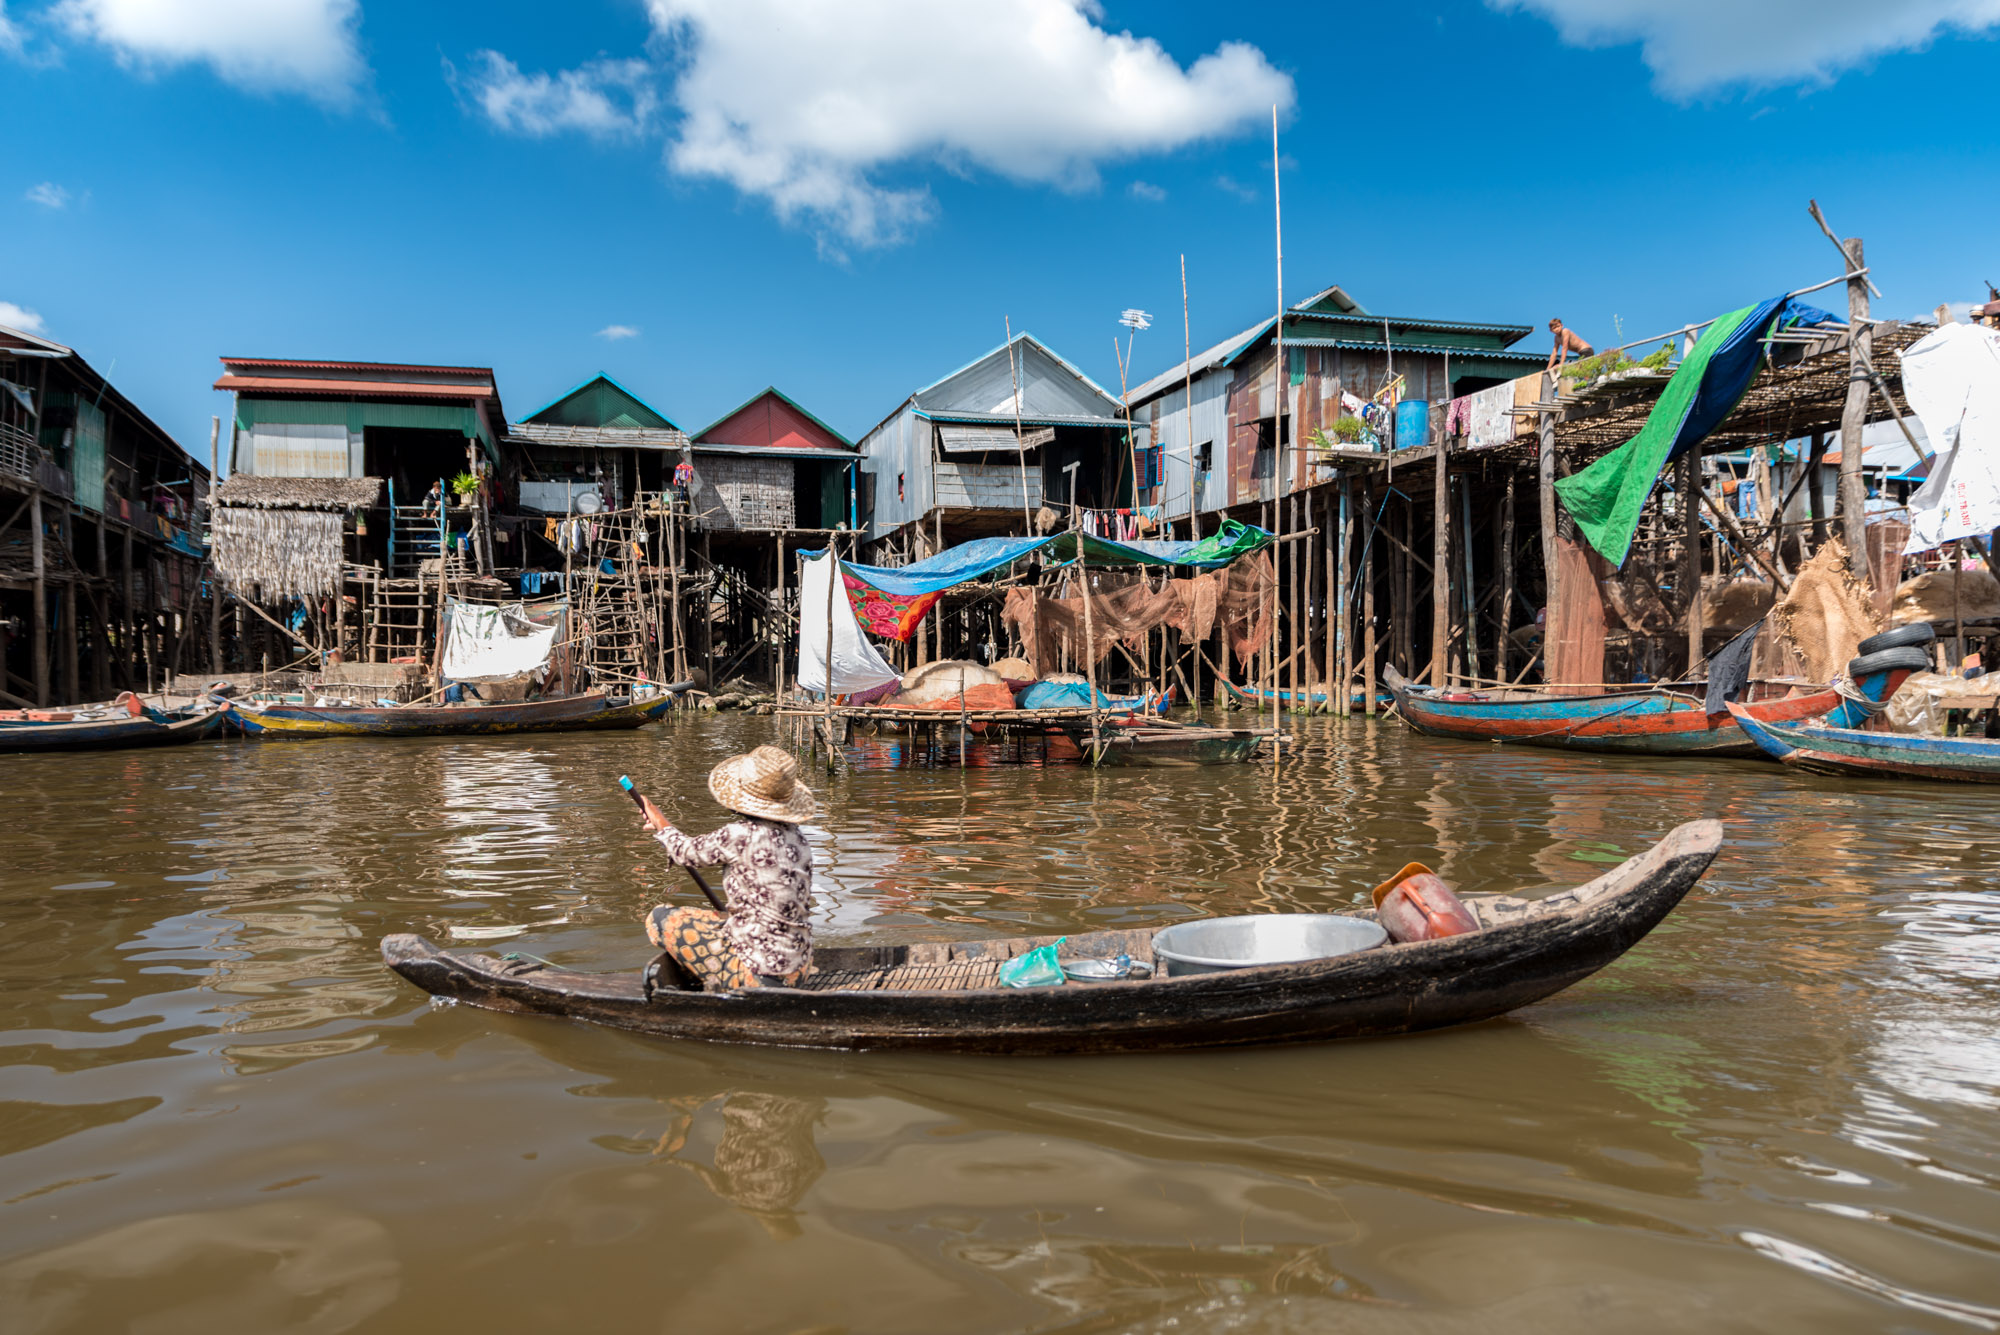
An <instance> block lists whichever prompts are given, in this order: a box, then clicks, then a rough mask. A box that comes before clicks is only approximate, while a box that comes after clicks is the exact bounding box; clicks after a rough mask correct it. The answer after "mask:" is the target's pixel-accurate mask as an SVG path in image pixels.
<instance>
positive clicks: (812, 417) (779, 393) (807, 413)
mask: <svg viewBox="0 0 2000 1335" xmlns="http://www.w3.org/2000/svg"><path fill="white" fill-rule="evenodd" d="M614 383H615V382H614ZM766 394H771V395H774V396H776V397H777V398H780V399H782V400H784V401H785V402H786V403H788V404H790V405H791V406H792V407H793V408H794V409H795V410H797V411H798V412H799V413H800V414H801V415H802V416H803V417H805V419H806V420H807V421H809V422H811V423H812V424H813V425H814V426H816V427H818V428H819V429H820V430H822V431H824V432H826V434H827V435H829V436H832V437H833V438H834V439H835V440H837V441H839V442H840V443H841V444H843V445H853V444H854V442H853V441H851V440H849V439H848V438H847V437H846V436H844V435H842V434H841V433H840V432H838V431H835V430H834V429H833V428H832V427H830V426H828V425H827V424H826V423H825V422H824V421H823V420H821V418H820V417H819V415H818V414H817V413H815V412H813V411H812V410H811V409H810V408H808V407H806V406H805V405H804V404H803V403H800V402H799V401H798V400H797V399H795V398H793V397H792V396H791V395H789V394H787V393H785V391H783V390H782V389H779V388H778V387H777V386H776V385H766V386H764V388H762V389H760V390H758V391H757V392H756V393H755V394H752V395H751V396H750V397H749V398H747V399H745V400H743V402H741V403H739V404H737V405H736V406H735V407H734V408H731V409H730V410H729V411H728V412H726V413H724V414H722V416H720V417H718V418H716V419H715V420H714V421H713V422H710V423H709V424H708V425H707V426H705V427H703V428H702V429H701V430H699V431H697V432H695V433H694V436H695V439H697V440H699V439H700V438H701V437H703V436H705V435H707V434H708V433H709V432H711V431H713V430H715V428H717V427H719V426H721V425H722V424H723V423H724V422H727V421H728V420H729V419H730V418H732V417H734V416H736V414H738V413H740V412H742V411H743V410H744V409H745V408H748V407H749V406H750V405H751V404H753V403H755V402H756V401H757V400H759V399H761V398H763V397H764V396H765V395H766Z"/></svg>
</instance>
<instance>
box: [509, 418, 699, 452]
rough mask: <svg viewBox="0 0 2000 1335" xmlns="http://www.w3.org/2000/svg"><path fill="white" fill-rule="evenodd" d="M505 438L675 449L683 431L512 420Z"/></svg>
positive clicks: (684, 438) (580, 446) (567, 445)
mask: <svg viewBox="0 0 2000 1335" xmlns="http://www.w3.org/2000/svg"><path fill="white" fill-rule="evenodd" d="M507 439H508V440H509V441H511V442H512V443H513V444H515V445H521V446H526V445H550V446H555V447H557V448H560V449H566V450H588V449H614V450H678V449H683V448H685V447H686V445H687V443H688V435H687V432H685V431H680V430H669V429H667V428H665V427H657V426H557V425H554V424H552V423H547V422H512V423H509V424H508V427H507Z"/></svg>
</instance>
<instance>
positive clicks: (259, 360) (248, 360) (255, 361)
mask: <svg viewBox="0 0 2000 1335" xmlns="http://www.w3.org/2000/svg"><path fill="white" fill-rule="evenodd" d="M218 360H220V361H221V362H222V364H223V365H224V366H282V367H289V368H291V369H294V370H301V371H306V370H311V371H433V372H437V373H439V374H457V375H483V376H485V377H486V378H487V379H488V380H489V381H490V380H492V379H493V368H492V367H490V366H429V365H426V364H424V363H421V362H310V361H295V360H287V359H283V358H275V357H223V358H219V359H218Z"/></svg>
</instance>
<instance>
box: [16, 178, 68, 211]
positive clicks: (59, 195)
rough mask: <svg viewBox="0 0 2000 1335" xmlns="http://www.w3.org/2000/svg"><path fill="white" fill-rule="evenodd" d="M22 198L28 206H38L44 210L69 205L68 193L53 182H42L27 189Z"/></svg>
mask: <svg viewBox="0 0 2000 1335" xmlns="http://www.w3.org/2000/svg"><path fill="white" fill-rule="evenodd" d="M24 198H26V199H27V201H28V202H29V203H30V204H40V205H41V206H42V207H43V208H45V209H59V208H62V207H63V206H64V205H66V204H68V203H69V191H67V190H65V189H63V188H62V187H61V186H59V185H57V184H56V183H55V182H54V181H43V182H42V183H41V184H40V185H36V186H30V187H28V193H27V195H26V196H24Z"/></svg>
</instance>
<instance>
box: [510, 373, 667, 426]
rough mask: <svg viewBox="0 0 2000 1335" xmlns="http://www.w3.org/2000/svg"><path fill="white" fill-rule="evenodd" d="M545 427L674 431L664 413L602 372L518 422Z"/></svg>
mask: <svg viewBox="0 0 2000 1335" xmlns="http://www.w3.org/2000/svg"><path fill="white" fill-rule="evenodd" d="M520 420H521V421H523V422H541V423H544V424H546V425H549V426H600V427H601V426H608V427H654V428H664V429H666V430H669V431H678V430H679V429H680V427H679V426H678V425H677V424H676V423H675V422H674V421H673V420H672V419H671V418H669V417H668V416H667V415H666V414H665V413H663V412H661V411H660V410H659V409H658V408H655V407H654V406H653V405H652V404H650V403H648V402H646V401H645V400H644V399H642V398H640V397H639V396H638V395H637V394H634V393H633V392H632V391H631V390H629V389H627V388H625V386H623V385H621V384H619V383H618V382H617V381H616V380H614V379H612V378H611V377H610V376H609V375H607V374H606V373H604V372H603V371H599V372H598V373H597V374H596V375H593V376H591V377H590V378H589V379H587V380H585V381H583V382H582V383H581V384H579V385H577V386H576V387H574V388H573V389H570V390H568V391H566V392H565V393H562V394H559V395H557V396H556V397H555V398H554V399H551V400H550V401H549V402H548V403H545V404H543V405H542V406H541V407H540V408H538V409H536V410H535V411H534V412H532V413H529V414H528V415H527V416H526V417H523V418H521V419H520Z"/></svg>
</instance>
